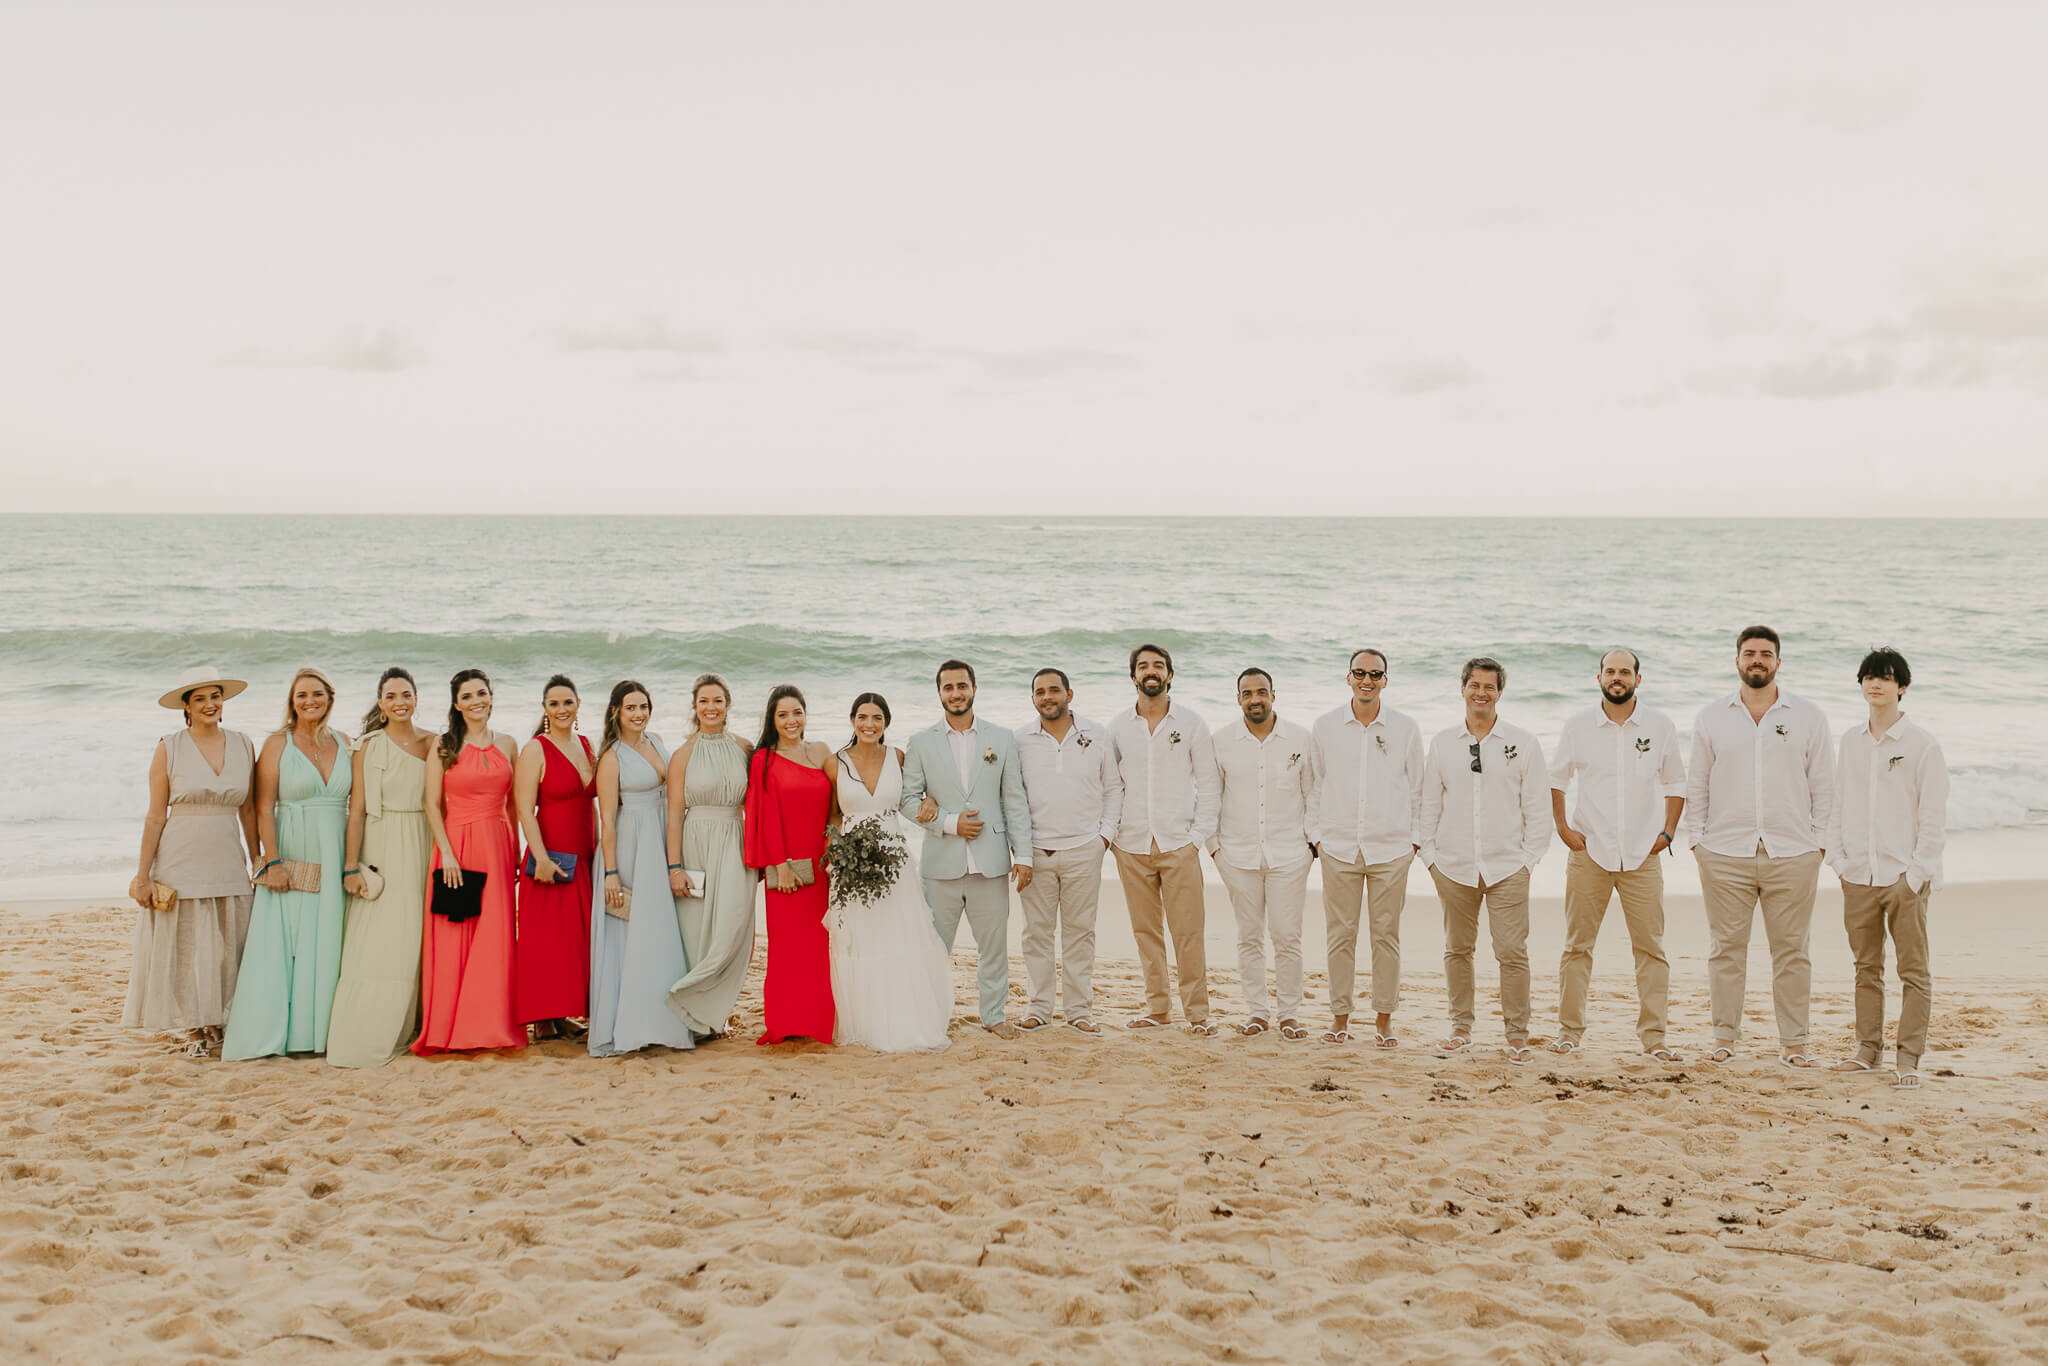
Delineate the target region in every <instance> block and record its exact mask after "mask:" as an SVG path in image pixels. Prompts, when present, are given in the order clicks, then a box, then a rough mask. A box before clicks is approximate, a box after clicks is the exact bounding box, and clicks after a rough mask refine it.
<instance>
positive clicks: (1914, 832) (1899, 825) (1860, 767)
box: [1826, 716, 1948, 892]
mask: <svg viewBox="0 0 2048 1366" xmlns="http://www.w3.org/2000/svg"><path fill="white" fill-rule="evenodd" d="M1947 842H1948V760H1947V759H1946V758H1944V757H1943V756H1942V752H1941V742H1940V741H1939V740H1936V739H1935V738H1934V737H1933V736H1932V735H1929V734H1928V733H1927V732H1926V731H1924V730H1922V729H1921V728H1920V727H1919V726H1916V725H1914V724H1913V723H1912V722H1911V721H1908V720H1907V719H1906V718H1905V717H1903V716H1901V717H1900V718H1899V719H1898V720H1896V721H1894V722H1892V725H1891V729H1889V730H1887V731H1886V732H1885V733H1884V734H1882V735H1877V736H1873V735H1872V734H1871V733H1870V723H1869V722H1868V721H1866V722H1864V723H1863V724H1862V725H1860V726H1857V727H1856V728H1855V729H1853V730H1848V731H1844V732H1843V733H1842V749H1841V761H1840V763H1839V764H1838V765H1837V767H1836V769H1835V810H1834V819H1833V820H1832V821H1831V822H1830V823H1829V825H1828V833H1827V845H1826V848H1827V851H1828V862H1829V863H1830V864H1831V865H1833V867H1834V870H1835V872H1836V873H1837V874H1838V875H1839V876H1840V877H1841V879H1842V881H1844V882H1854V883H1857V884H1859V885H1861V886H1864V887H1889V886H1891V885H1892V884H1893V883H1894V882H1897V881H1898V880H1899V878H1900V877H1902V876H1903V877H1904V878H1905V879H1906V885H1907V886H1909V887H1911V888H1912V889H1913V890H1914V891H1916V892H1918V891H1921V890H1923V889H1924V888H1926V887H1927V886H1928V884H1930V883H1932V884H1933V885H1934V886H1936V887H1939V886H1941V851H1942V846H1943V845H1945V844H1946V843H1947Z"/></svg>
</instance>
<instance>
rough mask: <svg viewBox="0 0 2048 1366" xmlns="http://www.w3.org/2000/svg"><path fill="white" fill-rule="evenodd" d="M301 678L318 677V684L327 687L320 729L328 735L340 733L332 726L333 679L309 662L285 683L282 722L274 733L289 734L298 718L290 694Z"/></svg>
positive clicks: (296, 689)
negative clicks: (324, 712)
mask: <svg viewBox="0 0 2048 1366" xmlns="http://www.w3.org/2000/svg"><path fill="white" fill-rule="evenodd" d="M302 678H313V679H318V680H319V682H320V686H321V687H323V688H325V689H327V713H326V715H324V716H322V717H321V718H320V729H321V730H323V731H325V732H326V733H327V734H329V735H336V736H338V735H340V733H341V732H339V731H337V730H336V729H335V728H334V680H333V679H331V678H329V677H328V676H327V675H326V674H324V673H321V672H320V671H319V670H318V669H316V668H314V667H313V666H312V665H310V664H307V665H303V666H302V667H301V668H300V669H299V671H298V672H297V673H295V674H293V675H292V681H291V682H290V683H287V684H286V685H285V689H284V723H283V724H282V725H280V726H279V727H278V728H277V731H276V733H277V734H279V735H290V734H291V733H292V726H293V725H294V724H295V723H296V722H297V721H298V719H299V718H298V713H297V712H295V711H293V710H292V694H293V693H295V692H297V691H298V690H299V680H300V679H302Z"/></svg>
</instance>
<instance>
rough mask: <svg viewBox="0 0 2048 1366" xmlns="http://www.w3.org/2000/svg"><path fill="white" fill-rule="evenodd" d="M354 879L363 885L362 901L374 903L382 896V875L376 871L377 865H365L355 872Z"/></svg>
mask: <svg viewBox="0 0 2048 1366" xmlns="http://www.w3.org/2000/svg"><path fill="white" fill-rule="evenodd" d="M356 877H357V878H358V879H359V880H360V881H361V882H362V884H363V895H362V899H363V900H364V901H375V900H376V899H377V898H378V897H380V896H382V895H384V875H383V874H382V873H380V872H378V871H377V865H376V864H374V863H366V864H364V865H363V866H362V867H360V868H358V869H357V870H356Z"/></svg>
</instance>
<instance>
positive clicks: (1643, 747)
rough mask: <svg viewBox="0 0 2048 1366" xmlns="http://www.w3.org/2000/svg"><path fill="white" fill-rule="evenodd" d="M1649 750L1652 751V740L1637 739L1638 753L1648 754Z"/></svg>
mask: <svg viewBox="0 0 2048 1366" xmlns="http://www.w3.org/2000/svg"><path fill="white" fill-rule="evenodd" d="M1649 752H1650V742H1649V740H1648V739H1642V740H1638V741H1636V753H1638V754H1648V753H1649Z"/></svg>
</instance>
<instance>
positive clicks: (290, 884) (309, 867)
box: [284, 859, 320, 892]
mask: <svg viewBox="0 0 2048 1366" xmlns="http://www.w3.org/2000/svg"><path fill="white" fill-rule="evenodd" d="M284 881H285V886H286V888H287V889H289V890H291V891H294V892H317V891H319V890H320V865H319V864H317V863H307V862H305V861H303V860H300V859H286V860H285V861H284Z"/></svg>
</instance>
